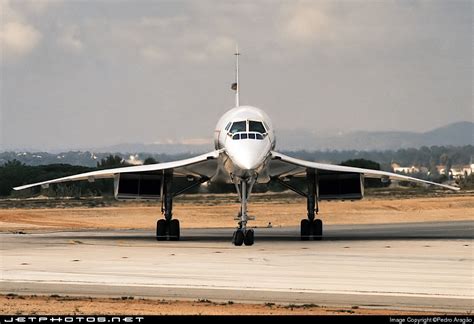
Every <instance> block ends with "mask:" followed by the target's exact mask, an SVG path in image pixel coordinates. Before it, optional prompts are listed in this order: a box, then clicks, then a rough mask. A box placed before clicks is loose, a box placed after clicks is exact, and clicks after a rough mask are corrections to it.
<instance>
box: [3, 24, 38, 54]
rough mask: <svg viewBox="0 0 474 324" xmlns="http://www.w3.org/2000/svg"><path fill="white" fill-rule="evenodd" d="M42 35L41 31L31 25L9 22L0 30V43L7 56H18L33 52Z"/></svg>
mask: <svg viewBox="0 0 474 324" xmlns="http://www.w3.org/2000/svg"><path fill="white" fill-rule="evenodd" d="M41 37H42V35H41V33H40V32H39V31H38V30H36V29H35V28H34V27H33V26H31V25H28V24H25V23H22V22H9V23H6V24H5V25H4V26H3V27H2V30H1V31H0V44H1V47H2V49H3V50H4V51H5V55H6V56H7V58H8V57H10V56H15V57H18V56H23V55H26V54H28V53H29V52H31V51H32V50H33V49H34V48H35V47H36V46H37V45H38V43H39V42H40V40H41Z"/></svg>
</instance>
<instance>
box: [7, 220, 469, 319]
mask: <svg viewBox="0 0 474 324" xmlns="http://www.w3.org/2000/svg"><path fill="white" fill-rule="evenodd" d="M473 228H474V221H459V222H449V223H448V222H439V223H409V224H408V223H406V224H384V225H333V226H326V227H325V237H324V239H323V240H322V241H309V242H302V241H300V240H299V236H298V235H299V233H298V232H299V229H298V228H296V227H295V228H257V229H255V237H256V239H255V240H256V242H255V245H254V246H251V247H246V246H242V247H234V246H233V245H232V244H231V242H230V241H231V236H232V231H233V229H230V228H228V229H192V230H191V229H189V230H186V229H183V230H182V240H181V241H179V242H157V241H156V240H155V239H154V231H153V229H150V231H131V230H129V231H127V230H123V231H101V232H98V231H97V232H95V231H77V232H48V233H45V232H43V233H37V234H7V233H2V234H0V240H1V257H2V262H1V274H2V276H1V289H0V291H1V292H2V293H4V294H5V293H24V294H37V295H39V294H46V295H52V294H59V295H81V296H112V297H122V296H135V297H146V298H159V299H161V298H171V299H190V300H197V299H209V300H212V301H230V300H232V301H234V302H262V303H264V302H273V303H284V304H299V303H306V304H317V305H327V306H349V307H350V306H358V307H371V308H390V309H391V308H393V309H412V310H437V311H448V312H467V311H472V310H473V308H474V307H473V302H474V279H473V278H474V277H473V259H474V258H473V251H474V250H473V245H472V244H473V242H472V240H473V236H474V231H473Z"/></svg>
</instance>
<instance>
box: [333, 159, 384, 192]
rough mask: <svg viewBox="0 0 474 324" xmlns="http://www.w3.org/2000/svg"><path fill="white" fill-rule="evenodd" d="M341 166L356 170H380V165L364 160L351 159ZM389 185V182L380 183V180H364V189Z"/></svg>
mask: <svg viewBox="0 0 474 324" xmlns="http://www.w3.org/2000/svg"><path fill="white" fill-rule="evenodd" d="M341 165H343V166H351V167H356V168H363V169H371V170H380V164H379V163H377V162H375V161H371V160H366V159H353V160H347V161H344V162H342V163H341ZM388 185H390V181H387V182H382V181H380V179H364V186H365V187H367V188H368V187H372V188H374V187H375V188H376V187H387V186H388Z"/></svg>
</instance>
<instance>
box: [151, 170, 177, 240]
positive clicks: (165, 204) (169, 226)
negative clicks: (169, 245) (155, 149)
mask: <svg viewBox="0 0 474 324" xmlns="http://www.w3.org/2000/svg"><path fill="white" fill-rule="evenodd" d="M172 183H173V174H172V173H165V174H163V181H162V185H161V196H162V200H161V213H162V214H163V216H164V217H165V219H160V220H158V221H157V222H156V239H157V240H158V241H166V240H170V241H178V240H179V237H180V229H179V220H177V219H172V217H173V192H172V190H171V185H172Z"/></svg>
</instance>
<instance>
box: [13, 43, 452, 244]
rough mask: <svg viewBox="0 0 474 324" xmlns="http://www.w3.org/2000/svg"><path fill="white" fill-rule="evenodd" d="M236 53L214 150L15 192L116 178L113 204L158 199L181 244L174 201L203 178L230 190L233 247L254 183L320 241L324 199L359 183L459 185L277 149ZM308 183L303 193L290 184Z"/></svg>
mask: <svg viewBox="0 0 474 324" xmlns="http://www.w3.org/2000/svg"><path fill="white" fill-rule="evenodd" d="M239 55H240V53H239V52H238V51H237V52H236V53H235V57H236V66H235V79H236V80H235V83H233V84H232V89H233V90H235V107H234V108H232V109H230V110H229V111H227V112H226V113H225V114H224V115H223V116H222V117H221V118H220V119H219V121H218V122H217V125H216V128H215V131H214V145H215V150H214V151H212V152H209V153H206V154H203V155H199V156H196V157H193V158H189V159H185V160H180V161H175V162H166V163H157V164H151V165H141V166H130V167H123V168H116V169H108V170H99V171H93V172H87V173H82V174H77V175H73V176H68V177H63V178H58V179H53V180H49V181H43V182H39V183H33V184H28V185H24V186H19V187H16V188H14V189H15V190H22V189H26V188H30V187H34V186H39V185H41V186H43V187H47V186H48V185H49V184H52V183H60V182H65V181H77V180H88V181H91V182H92V181H94V180H95V179H102V178H114V195H115V198H116V199H146V200H152V199H157V200H158V199H159V200H161V212H162V214H163V218H162V219H159V220H158V221H157V224H156V239H157V240H179V238H180V226H179V221H178V220H177V219H174V218H173V212H172V211H173V198H174V197H176V196H178V195H180V194H183V193H185V192H187V191H188V190H190V189H191V188H194V187H196V186H199V185H201V184H203V183H205V182H208V181H216V182H217V181H221V182H227V183H233V184H234V185H235V188H236V191H237V194H238V197H239V200H240V210H239V212H238V215H237V220H238V226H237V228H236V230H235V231H234V234H233V239H232V242H233V244H234V245H236V246H241V245H242V244H245V245H253V243H254V231H253V229H251V228H247V222H248V221H249V220H251V219H252V217H250V216H249V215H248V212H247V202H248V200H249V197H250V194H251V192H252V188H253V186H254V184H255V183H268V182H269V181H276V182H278V183H280V184H281V185H283V186H284V187H286V188H288V189H290V190H292V191H294V192H296V193H297V194H299V195H301V196H304V197H306V199H307V210H308V212H307V217H306V218H304V219H302V220H301V225H300V226H301V228H300V229H301V239H302V240H312V239H315V240H317V239H320V238H321V237H322V234H323V223H322V221H321V219H318V218H317V217H316V216H317V214H318V210H319V208H318V202H319V201H321V200H356V199H362V198H363V196H364V178H379V179H381V181H388V180H389V179H392V180H403V181H413V182H420V183H425V184H430V185H435V186H440V187H444V188H447V189H451V190H459V188H457V187H453V186H448V185H444V184H439V183H434V182H430V181H425V180H421V179H416V178H412V177H408V176H404V175H400V174H395V173H391V172H385V171H379V170H370V169H361V168H354V167H347V166H339V165H332V164H324V163H316V162H310V161H304V160H300V159H296V158H293V157H290V156H287V155H284V154H281V153H279V152H276V151H275V144H276V140H275V134H274V128H273V125H272V122H271V120H270V118H269V117H268V115H267V114H266V113H265V112H264V111H263V110H261V109H259V108H256V107H253V106H246V105H244V106H241V105H240V102H239V88H240V86H239ZM301 181H303V182H305V185H304V187H305V188H306V189H305V190H301V189H299V188H301V186H296V185H295V183H297V182H300V183H301Z"/></svg>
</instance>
